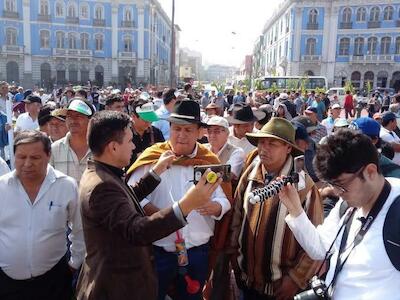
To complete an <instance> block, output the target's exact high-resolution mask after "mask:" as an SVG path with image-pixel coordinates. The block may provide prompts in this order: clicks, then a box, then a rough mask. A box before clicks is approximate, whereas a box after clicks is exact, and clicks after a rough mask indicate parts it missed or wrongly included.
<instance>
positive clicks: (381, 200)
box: [329, 180, 391, 294]
mask: <svg viewBox="0 0 400 300" xmlns="http://www.w3.org/2000/svg"><path fill="white" fill-rule="evenodd" d="M390 190H391V187H390V183H389V182H388V181H386V180H385V184H384V186H383V188H382V191H381V192H380V194H379V196H378V199H377V200H376V201H375V203H374V205H373V207H372V208H371V210H370V212H369V213H368V216H367V217H366V218H360V221H361V222H362V226H361V229H360V230H359V231H358V233H357V235H356V237H355V238H354V241H353V245H352V247H351V249H350V251H349V253H348V255H347V256H346V257H345V258H344V259H342V254H343V252H345V250H346V243H347V238H348V236H349V232H350V227H351V224H352V220H353V217H354V212H355V210H353V211H352V213H351V215H350V217H349V220H348V222H347V223H346V226H345V228H344V232H343V236H342V239H341V241H340V247H339V254H338V258H337V262H336V267H335V272H334V274H333V278H332V281H331V283H330V285H329V287H330V289H329V290H330V294H332V293H333V289H334V287H335V284H336V281H337V277H338V275H339V273H340V271H341V270H342V269H343V266H344V264H345V263H346V261H347V259H348V258H349V256H350V254H351V252H352V251H353V249H354V248H355V247H356V246H357V245H358V244H360V243H361V241H362V240H363V239H364V236H365V234H366V233H367V231H368V230H369V229H370V228H371V225H372V223H373V222H374V221H375V219H376V217H377V215H378V214H379V212H380V211H381V209H382V207H383V205H384V204H385V202H386V199H387V197H388V196H389V193H390Z"/></svg>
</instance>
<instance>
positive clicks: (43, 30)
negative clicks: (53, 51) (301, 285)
mask: <svg viewBox="0 0 400 300" xmlns="http://www.w3.org/2000/svg"><path fill="white" fill-rule="evenodd" d="M42 32H43V33H44V32H47V34H48V35H47V37H48V40H47V46H46V44H43V43H42ZM39 38H40V49H49V48H50V31H49V30H47V29H41V30H40V32H39Z"/></svg>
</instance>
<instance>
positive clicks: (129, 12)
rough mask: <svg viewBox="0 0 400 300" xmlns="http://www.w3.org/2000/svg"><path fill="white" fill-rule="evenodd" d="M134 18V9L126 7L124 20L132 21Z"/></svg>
mask: <svg viewBox="0 0 400 300" xmlns="http://www.w3.org/2000/svg"><path fill="white" fill-rule="evenodd" d="M132 20H133V19H132V9H131V8H130V7H126V8H125V11H124V21H127V22H131V21H132Z"/></svg>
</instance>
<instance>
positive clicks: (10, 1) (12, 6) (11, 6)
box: [4, 0, 18, 12]
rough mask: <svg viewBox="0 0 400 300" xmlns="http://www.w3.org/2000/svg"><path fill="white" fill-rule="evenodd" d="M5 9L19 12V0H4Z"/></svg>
mask: <svg viewBox="0 0 400 300" xmlns="http://www.w3.org/2000/svg"><path fill="white" fill-rule="evenodd" d="M4 10H5V11H9V12H17V10H18V8H17V0H4Z"/></svg>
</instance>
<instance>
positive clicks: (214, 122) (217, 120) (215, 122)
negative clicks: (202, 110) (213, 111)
mask: <svg viewBox="0 0 400 300" xmlns="http://www.w3.org/2000/svg"><path fill="white" fill-rule="evenodd" d="M207 126H221V127H224V128H226V129H228V128H229V123H228V121H227V120H226V119H225V118H223V117H220V116H212V117H211V118H210V119H209V120H208V122H207Z"/></svg>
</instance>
